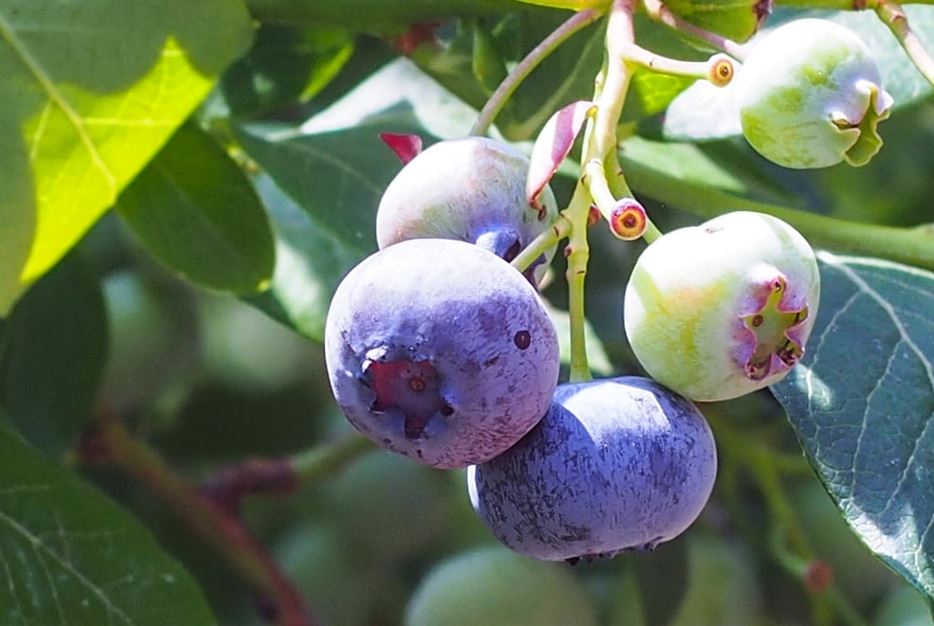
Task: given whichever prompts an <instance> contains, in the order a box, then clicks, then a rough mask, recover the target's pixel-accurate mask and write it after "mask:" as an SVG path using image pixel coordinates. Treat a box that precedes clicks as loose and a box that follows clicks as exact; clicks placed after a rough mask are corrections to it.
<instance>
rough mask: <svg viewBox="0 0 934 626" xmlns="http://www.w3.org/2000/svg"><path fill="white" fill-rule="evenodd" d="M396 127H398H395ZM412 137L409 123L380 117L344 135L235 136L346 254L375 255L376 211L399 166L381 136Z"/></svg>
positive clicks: (256, 133)
mask: <svg viewBox="0 0 934 626" xmlns="http://www.w3.org/2000/svg"><path fill="white" fill-rule="evenodd" d="M399 122H402V124H401V125H400V123H399ZM384 130H386V131H391V132H413V131H416V130H417V129H413V128H412V127H411V126H408V120H407V119H404V118H402V117H400V118H396V119H393V118H381V119H379V120H376V121H373V122H371V123H367V124H365V125H360V126H357V127H354V128H348V129H345V130H340V131H334V132H326V133H315V134H304V133H298V134H294V135H292V134H289V135H286V136H284V137H282V138H279V137H276V136H275V135H271V134H265V135H263V134H261V133H262V131H260V130H256V129H255V128H254V129H248V130H243V131H242V132H239V133H238V139H239V140H240V142H241V144H242V145H243V147H244V148H245V149H246V151H247V152H248V153H249V155H250V156H251V157H252V158H253V159H255V160H256V162H257V163H259V164H260V166H261V167H262V168H263V169H264V170H266V172H267V173H268V174H269V175H270V176H271V177H272V179H273V180H274V181H276V183H277V184H278V185H280V186H281V187H282V189H283V190H285V192H286V193H288V194H289V195H290V196H292V198H293V199H295V201H296V202H298V204H299V205H300V206H301V207H302V208H303V209H305V211H307V212H308V214H309V215H311V216H312V218H314V219H315V220H316V221H317V223H318V225H319V227H321V228H323V229H324V230H325V231H327V232H328V233H330V234H331V235H332V236H334V237H337V238H338V239H339V240H340V241H341V242H343V243H344V244H345V245H346V246H348V247H349V248H351V249H355V250H357V251H361V252H371V251H375V250H376V232H375V229H374V228H373V224H374V223H375V221H376V208H377V206H378V205H379V199H380V197H381V196H382V194H383V190H384V189H385V188H386V185H388V184H389V181H390V180H391V179H392V177H393V176H394V175H395V173H396V172H397V171H398V170H399V169H400V168H401V167H402V165H401V163H399V160H398V159H397V158H396V156H395V155H394V154H393V153H392V151H390V150H389V148H387V147H386V146H384V145H383V144H382V142H381V141H380V139H379V133H380V132H381V131H384Z"/></svg>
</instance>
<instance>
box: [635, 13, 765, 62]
mask: <svg viewBox="0 0 934 626" xmlns="http://www.w3.org/2000/svg"><path fill="white" fill-rule="evenodd" d="M643 4H644V5H645V11H646V13H648V16H649V17H650V18H651V19H653V20H655V21H656V22H660V23H662V24H664V25H665V26H667V27H669V28H671V29H673V30H677V31H679V32H682V33H684V34H686V35H690V36H692V37H696V38H697V39H700V40H701V41H703V42H705V43H706V44H708V45H710V46H711V47H713V48H714V49H715V50H720V51H721V52H725V53H727V54H728V55H730V56H731V57H733V58H734V59H739V60H740V61H745V60H746V55H747V49H746V46H743V45H741V44H739V43H736V42H735V41H733V40H732V39H727V38H726V37H723V36H721V35H718V34H717V33H712V32H710V31H708V30H704V29H703V28H701V27H700V26H695V25H694V24H691V23H690V22H687V21H685V20H683V19H681V18H680V17H678V16H677V15H675V14H674V13H672V12H671V10H670V9H669V8H668V7H666V6H665V3H664V2H662V1H661V0H643Z"/></svg>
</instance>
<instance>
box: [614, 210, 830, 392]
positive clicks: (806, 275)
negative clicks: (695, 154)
mask: <svg viewBox="0 0 934 626" xmlns="http://www.w3.org/2000/svg"><path fill="white" fill-rule="evenodd" d="M819 295H820V274H819V273H818V268H817V260H816V258H815V256H814V252H813V250H811V246H810V245H808V242H807V241H805V239H804V237H802V236H801V235H800V233H798V232H797V231H796V230H795V229H794V228H792V227H791V226H789V225H788V224H786V223H785V222H783V221H782V220H780V219H778V218H775V217H772V216H770V215H764V214H762V213H753V212H748V211H738V212H735V213H728V214H725V215H721V216H720V217H717V218H715V219H712V220H710V221H708V222H705V223H704V224H701V225H700V226H692V227H688V228H681V229H678V230H675V231H672V232H670V233H668V234H666V235H664V236H663V237H661V238H660V239H658V240H657V241H655V242H654V243H652V244H651V245H650V246H649V247H648V248H646V249H645V251H644V252H643V253H642V255H641V256H640V257H639V259H638V261H637V262H636V265H635V267H634V268H633V271H632V275H631V277H630V279H629V284H628V285H627V286H626V296H625V305H624V322H625V326H626V335H627V337H628V338H629V343H630V345H631V346H632V350H633V352H634V353H635V355H636V358H638V359H639V362H640V363H641V364H642V366H643V367H644V368H645V370H646V371H647V372H648V373H649V374H650V375H651V376H652V377H653V378H655V379H656V380H658V381H659V382H660V383H662V384H663V385H665V386H667V387H669V388H670V389H672V390H673V391H675V392H677V393H680V394H681V395H683V396H686V397H688V398H691V399H692V400H698V401H703V402H710V401H715V400H727V399H729V398H735V397H738V396H741V395H744V394H747V393H749V392H751V391H755V390H756V389H760V388H762V387H765V386H767V385H771V384H773V383H775V382H778V381H779V380H781V379H782V378H783V377H784V376H785V375H786V374H787V373H788V370H789V369H790V368H791V367H792V366H793V365H794V364H795V363H796V362H797V361H798V359H799V358H800V357H801V356H802V355H803V354H804V346H805V343H806V342H807V339H808V336H809V335H810V333H811V328H812V327H813V325H814V320H815V319H816V317H817V306H818V298H819Z"/></svg>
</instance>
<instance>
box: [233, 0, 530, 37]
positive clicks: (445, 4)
mask: <svg viewBox="0 0 934 626" xmlns="http://www.w3.org/2000/svg"><path fill="white" fill-rule="evenodd" d="M246 3H247V5H248V6H249V8H250V11H251V12H252V13H253V15H254V16H256V17H257V18H258V19H260V20H262V21H263V22H273V23H280V24H286V23H287V24H300V25H321V24H333V25H338V26H342V27H346V28H349V29H352V30H355V31H362V32H376V33H379V32H387V31H394V30H395V31H397V30H398V29H400V28H403V27H405V26H406V25H409V24H413V23H415V22H420V21H426V20H431V19H434V18H439V17H457V16H463V17H473V16H482V15H502V14H504V13H508V12H509V11H512V10H514V9H515V6H516V5H515V4H514V3H513V2H510V1H507V0H405V1H404V2H400V1H399V0H312V1H309V0H246Z"/></svg>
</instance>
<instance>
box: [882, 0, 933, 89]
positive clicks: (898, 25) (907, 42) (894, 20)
mask: <svg viewBox="0 0 934 626" xmlns="http://www.w3.org/2000/svg"><path fill="white" fill-rule="evenodd" d="M876 15H878V16H879V19H880V20H882V22H883V23H884V24H885V25H886V26H888V27H889V30H891V31H892V34H893V35H895V38H896V39H898V41H899V43H901V44H902V48H904V49H905V52H906V53H908V58H909V59H911V62H912V63H914V64H915V67H917V68H918V71H920V72H921V74H922V75H923V76H924V77H925V78H926V79H927V81H928V82H929V83H931V85H934V58H931V53H930V52H928V51H927V49H926V48H925V47H924V43H923V42H922V41H921V39H920V38H919V37H918V35H917V34H916V33H915V32H914V31H913V30H912V29H911V25H910V24H909V23H908V15H906V14H905V10H904V9H903V8H902V7H901V5H900V4H899V3H898V2H893V1H892V0H881V1H880V2H879V6H877V7H876Z"/></svg>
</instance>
